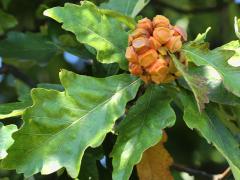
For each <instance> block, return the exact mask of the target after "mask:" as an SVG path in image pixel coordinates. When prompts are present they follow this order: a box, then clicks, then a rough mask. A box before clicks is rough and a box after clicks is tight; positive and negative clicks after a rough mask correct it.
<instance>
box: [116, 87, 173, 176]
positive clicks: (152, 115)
mask: <svg viewBox="0 0 240 180" xmlns="http://www.w3.org/2000/svg"><path fill="white" fill-rule="evenodd" d="M170 102H171V98H170V97H169V96H168V92H167V89H165V88H163V87H162V86H151V87H149V88H147V90H146V92H145V94H144V95H143V96H141V97H140V98H139V100H138V101H137V103H136V105H134V106H133V107H132V108H131V109H130V110H129V112H128V114H127V116H126V118H125V119H124V120H123V121H122V122H121V124H120V127H119V128H118V131H119V135H118V138H117V142H116V144H115V145H114V148H113V151H112V157H113V162H112V163H113V179H114V180H125V179H128V178H129V177H130V175H131V172H132V169H133V166H134V165H135V164H137V163H138V162H139V161H140V159H141V156H142V153H143V152H144V151H145V150H146V149H148V148H149V147H151V146H153V145H155V144H156V143H158V142H159V141H160V139H161V137H162V129H164V128H166V127H170V126H173V125H174V123H175V118H176V117H175V113H174V111H173V109H172V108H171V106H170Z"/></svg>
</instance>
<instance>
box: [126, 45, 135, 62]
mask: <svg viewBox="0 0 240 180" xmlns="http://www.w3.org/2000/svg"><path fill="white" fill-rule="evenodd" d="M125 57H126V58H127V60H128V61H129V62H132V63H137V62H138V56H137V54H136V52H135V51H134V49H133V47H132V46H129V47H127V50H126V54H125Z"/></svg>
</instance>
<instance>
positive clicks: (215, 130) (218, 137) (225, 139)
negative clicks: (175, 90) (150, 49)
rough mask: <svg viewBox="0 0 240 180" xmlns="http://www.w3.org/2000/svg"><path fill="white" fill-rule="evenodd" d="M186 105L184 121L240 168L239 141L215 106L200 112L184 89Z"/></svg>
mask: <svg viewBox="0 0 240 180" xmlns="http://www.w3.org/2000/svg"><path fill="white" fill-rule="evenodd" d="M179 97H180V100H181V102H182V104H183V106H184V117H183V119H184V121H185V122H186V124H187V126H188V127H189V128H190V129H196V130H198V131H199V132H200V133H201V134H202V136H203V137H204V138H205V139H206V140H207V141H208V142H210V143H212V144H213V145H214V146H215V147H216V148H217V150H218V151H219V152H220V153H221V154H222V155H223V156H224V157H225V158H226V160H227V161H228V162H229V164H230V165H231V166H232V167H234V169H235V170H236V169H238V171H239V169H240V161H239V157H240V149H239V143H238V141H237V140H236V139H235V137H234V136H233V134H232V133H231V132H230V131H229V130H228V129H227V128H226V127H225V126H224V124H223V123H222V121H221V117H219V116H218V114H217V113H216V109H215V107H214V106H211V107H210V106H209V107H208V108H207V111H206V112H202V113H199V112H198V108H197V105H196V104H195V103H194V99H193V97H192V96H191V95H190V94H187V93H186V92H184V91H183V90H182V91H181V93H179Z"/></svg>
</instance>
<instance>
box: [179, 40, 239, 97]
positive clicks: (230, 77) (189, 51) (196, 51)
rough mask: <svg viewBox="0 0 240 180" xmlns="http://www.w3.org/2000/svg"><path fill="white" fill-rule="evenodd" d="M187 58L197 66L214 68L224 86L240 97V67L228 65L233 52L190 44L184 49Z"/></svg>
mask: <svg viewBox="0 0 240 180" xmlns="http://www.w3.org/2000/svg"><path fill="white" fill-rule="evenodd" d="M183 51H184V52H185V55H186V58H187V59H188V60H189V61H192V62H194V63H195V64H196V65H198V66H200V65H204V66H211V67H213V68H214V69H215V70H216V71H217V72H218V73H219V74H220V75H221V77H222V79H223V84H224V86H225V87H226V88H227V89H228V90H229V91H231V92H232V93H233V94H235V95H237V96H240V78H239V77H240V67H233V66H230V65H229V64H228V59H230V58H231V57H232V56H233V55H234V52H233V51H229V50H221V49H214V50H209V49H208V45H207V44H206V43H195V42H194V41H193V42H190V43H188V44H186V45H185V46H184V48H183Z"/></svg>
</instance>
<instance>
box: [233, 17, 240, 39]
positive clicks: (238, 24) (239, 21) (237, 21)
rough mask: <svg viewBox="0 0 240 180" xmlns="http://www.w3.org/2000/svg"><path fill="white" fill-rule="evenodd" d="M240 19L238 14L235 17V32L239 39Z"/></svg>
mask: <svg viewBox="0 0 240 180" xmlns="http://www.w3.org/2000/svg"><path fill="white" fill-rule="evenodd" d="M239 29H240V19H238V18H237V17H236V16H235V18H234V30H235V34H236V36H237V37H238V39H240V32H239Z"/></svg>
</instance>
